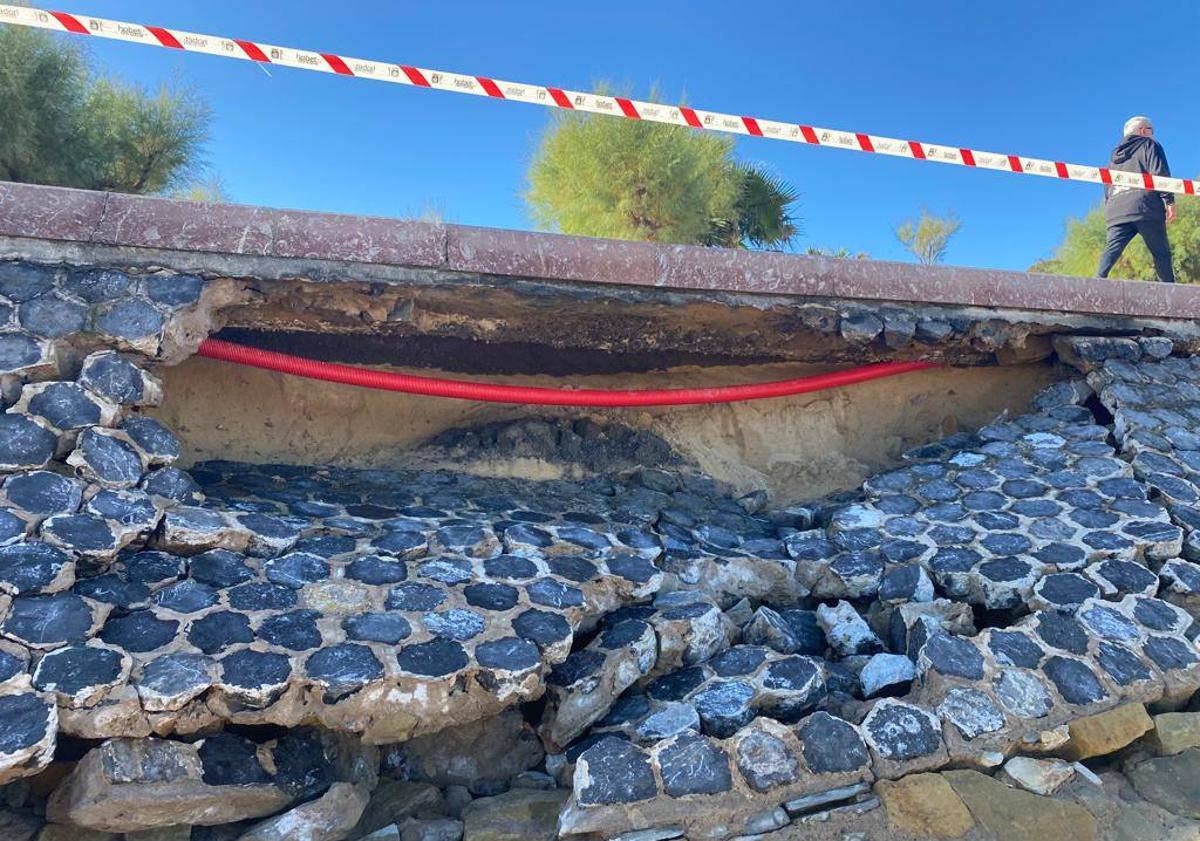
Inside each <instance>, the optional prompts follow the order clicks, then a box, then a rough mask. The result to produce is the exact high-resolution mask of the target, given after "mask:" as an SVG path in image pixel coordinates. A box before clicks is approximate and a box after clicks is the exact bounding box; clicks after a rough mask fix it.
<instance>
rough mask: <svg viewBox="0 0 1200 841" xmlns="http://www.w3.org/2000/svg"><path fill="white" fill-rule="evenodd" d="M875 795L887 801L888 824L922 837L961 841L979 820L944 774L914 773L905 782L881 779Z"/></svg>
mask: <svg viewBox="0 0 1200 841" xmlns="http://www.w3.org/2000/svg"><path fill="white" fill-rule="evenodd" d="M875 794H877V795H878V796H879V799H880V800H881V801H883V807H884V809H885V810H886V811H887V817H888V825H889V826H890V827H891V828H892V829H893V830H895V831H897V832H905V833H908V834H910V835H915V836H917V837H918V838H958V837H959V836H961V835H965V834H966V833H967V832H969V831H970V830H971V827H973V826H974V825H975V819H974V818H972V817H971V813H970V811H968V809H967V806H966V804H965V803H963V801H962V798H960V797H959V796H958V795H957V794H956V793H955V792H954V789H953V788H951V787H950V784H949V783H948V782H946V779H945V777H943V776H942V775H941V774H912V775H910V776H907V777H905V778H904V779H902V780H880V781H879V782H878V783H876V784H875Z"/></svg>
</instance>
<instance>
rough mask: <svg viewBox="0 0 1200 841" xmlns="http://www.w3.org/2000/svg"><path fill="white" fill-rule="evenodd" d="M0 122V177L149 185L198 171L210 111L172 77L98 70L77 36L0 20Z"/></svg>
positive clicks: (123, 188)
mask: <svg viewBox="0 0 1200 841" xmlns="http://www.w3.org/2000/svg"><path fill="white" fill-rule="evenodd" d="M0 121H2V123H3V125H2V126H0V179H4V180H8V181H24V182H29V183H35V184H57V185H60V186H65V187H83V188H87V189H95V190H114V191H118V192H128V193H156V192H161V191H164V190H167V189H171V188H173V187H177V186H180V185H182V184H184V183H186V182H187V181H189V180H191V179H193V178H195V177H196V176H197V175H198V174H199V173H200V171H201V170H202V169H203V166H202V163H201V161H200V154H201V149H202V147H203V145H204V142H205V140H206V139H207V136H208V124H209V121H210V113H209V110H208V107H207V106H206V105H205V104H204V102H203V101H201V100H200V99H199V98H198V97H197V96H196V95H195V94H193V93H191V92H190V91H188V90H185V89H183V88H181V87H179V86H178V85H175V86H163V87H162V88H161V89H160V90H159V91H157V92H156V93H148V92H146V91H143V90H141V89H139V88H136V87H132V86H129V85H125V84H122V83H120V82H116V81H113V80H109V79H104V78H99V77H98V76H97V75H96V74H95V73H94V72H93V70H92V69H91V67H90V63H89V60H88V56H87V55H86V53H84V52H83V51H82V50H81V49H80V47H79V46H78V45H76V44H75V43H73V42H70V41H64V40H62V39H60V38H58V37H56V36H55V35H53V34H52V33H49V32H45V31H42V30H36V29H29V28H26V27H20V26H8V27H5V26H0Z"/></svg>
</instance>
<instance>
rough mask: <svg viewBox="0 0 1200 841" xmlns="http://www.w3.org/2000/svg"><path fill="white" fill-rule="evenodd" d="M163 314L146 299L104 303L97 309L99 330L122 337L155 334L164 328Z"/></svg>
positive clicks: (143, 336)
mask: <svg viewBox="0 0 1200 841" xmlns="http://www.w3.org/2000/svg"><path fill="white" fill-rule="evenodd" d="M164 321H165V319H164V318H163V314H162V313H161V312H159V311H158V310H157V309H155V308H154V306H153V305H152V304H150V303H148V302H146V301H142V300H139V299H137V298H130V299H126V300H121V301H114V302H112V303H109V304H102V305H101V306H100V307H99V308H98V309H97V311H96V315H95V320H94V324H95V326H96V329H97V331H99V332H101V333H104V334H106V335H109V336H115V337H117V338H122V339H141V338H145V337H147V336H155V335H157V334H158V332H159V331H160V330H162V328H163V323H164Z"/></svg>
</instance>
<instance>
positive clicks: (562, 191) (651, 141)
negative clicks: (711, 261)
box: [525, 113, 796, 247]
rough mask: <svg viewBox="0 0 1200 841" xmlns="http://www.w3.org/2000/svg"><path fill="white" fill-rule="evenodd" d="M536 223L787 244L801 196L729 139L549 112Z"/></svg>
mask: <svg viewBox="0 0 1200 841" xmlns="http://www.w3.org/2000/svg"><path fill="white" fill-rule="evenodd" d="M525 198H526V201H527V202H528V204H529V207H530V211H531V213H532V216H533V218H534V221H535V222H536V223H537V224H538V225H539V227H542V228H545V229H549V230H557V231H562V232H563V233H568V234H582V235H585V236H598V237H615V238H617V239H634V240H651V241H655V242H675V243H694V244H704V245H724V246H747V247H780V246H782V245H784V244H786V243H787V242H788V241H789V240H790V239H791V238H792V237H793V236H794V235H795V234H796V221H795V220H794V219H793V218H792V216H791V215H790V213H789V211H788V207H789V205H791V203H792V202H793V201H795V199H796V194H795V192H794V191H793V190H792V188H790V187H789V186H788V185H786V184H784V183H783V182H782V181H781V180H779V179H778V178H775V177H773V176H771V175H769V174H768V173H766V172H764V171H763V170H761V169H759V168H757V167H753V166H750V165H746V164H739V163H737V162H736V161H735V160H734V158H733V141H732V139H730V138H727V137H722V136H720V135H714V134H709V133H707V132H701V131H696V130H694V129H689V128H684V127H682V126H671V125H664V124H662V123H652V122H645V121H639V120H620V119H613V118H610V117H605V116H595V115H591V114H573V113H561V114H555V115H553V116H552V117H551V122H550V126H549V127H548V129H547V130H546V133H545V135H544V136H543V137H542V140H541V143H540V144H539V146H538V148H537V150H536V152H535V154H534V157H533V160H532V162H531V164H530V168H529V189H528V191H527V193H526V195H525Z"/></svg>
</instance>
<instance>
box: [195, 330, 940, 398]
mask: <svg viewBox="0 0 1200 841" xmlns="http://www.w3.org/2000/svg"><path fill="white" fill-rule="evenodd" d="M199 355H200V356H205V357H208V358H209V359H220V360H222V361H224V362H236V363H237V364H239V365H249V366H251V367H254V368H265V369H266V370H268V371H279V372H281V373H284V374H294V375H296V376H298V377H308V378H309V379H313V380H325V381H326V382H331V383H342V384H344V385H357V386H363V387H364V388H375V389H381V390H383V391H402V392H405V393H406V394H424V395H427V396H430V397H451V398H454V399H456V400H481V401H484V402H487V403H524V404H530V405H538V406H578V407H583V406H606V407H612V406H680V405H686V404H695V403H734V402H736V401H739V400H762V399H764V398H768V397H786V396H788V395H791V394H806V393H808V392H810V391H822V390H824V389H827V388H839V387H841V386H844V385H853V384H854V383H861V382H866V381H867V380H878V379H881V378H883V377H894V376H896V375H897V374H906V373H908V372H909V371H920V370H923V369H925V368H936V367H938V366H936V365H934V364H933V363H931V362H876V363H874V364H871V365H863V366H860V367H858V368H850V369H849V370H846V371H832V372H830V373H828V374H815V375H813V376H809V377H797V378H796V379H792V380H776V381H774V382H766V383H754V384H752V385H725V386H714V387H712V388H659V389H645V390H632V389H592V388H580V389H569V388H535V387H532V386H522V385H493V384H491V383H479V382H471V381H469V380H446V379H441V378H438V377H414V376H412V375H411V374H393V373H391V372H388V371H372V370H369V369H365V368H354V367H352V366H349V365H338V364H335V363H332V362H318V361H317V360H315V359H303V358H301V357H299V356H291V355H289V354H286V353H276V352H275V351H271V350H261V349H259V348H254V347H246V346H245V345H237V344H234V343H233V342H226V341H222V340H221V339H205V340H204V341H203V342H201V343H200V350H199Z"/></svg>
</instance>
